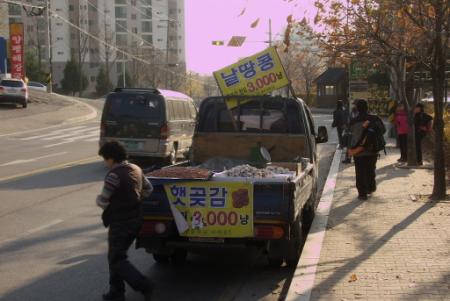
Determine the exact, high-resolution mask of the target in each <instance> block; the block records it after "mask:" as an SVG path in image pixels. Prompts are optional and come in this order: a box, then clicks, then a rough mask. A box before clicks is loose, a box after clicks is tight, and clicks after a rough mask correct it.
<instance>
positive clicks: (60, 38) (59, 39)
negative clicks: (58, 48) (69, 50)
mask: <svg viewBox="0 0 450 301" xmlns="http://www.w3.org/2000/svg"><path fill="white" fill-rule="evenodd" d="M56 40H57V41H62V40H64V38H63V37H57V38H56Z"/></svg>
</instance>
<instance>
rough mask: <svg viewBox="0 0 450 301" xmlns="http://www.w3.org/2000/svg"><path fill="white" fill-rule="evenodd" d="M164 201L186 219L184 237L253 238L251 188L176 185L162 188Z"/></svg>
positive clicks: (223, 184) (221, 184) (240, 185)
mask: <svg viewBox="0 0 450 301" xmlns="http://www.w3.org/2000/svg"><path fill="white" fill-rule="evenodd" d="M164 189H165V191H166V195H167V198H168V200H169V202H170V203H171V205H173V206H175V207H176V208H177V209H178V211H179V212H180V213H181V214H182V215H183V216H184V218H185V219H186V221H187V223H188V226H189V229H188V230H187V231H184V232H182V233H180V235H181V236H186V237H217V238H225V237H252V236H253V184H252V183H241V182H239V183H230V182H176V183H172V184H166V185H164Z"/></svg>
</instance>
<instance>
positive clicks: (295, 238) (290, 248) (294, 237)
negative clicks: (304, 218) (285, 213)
mask: <svg viewBox="0 0 450 301" xmlns="http://www.w3.org/2000/svg"><path fill="white" fill-rule="evenodd" d="M303 243H304V236H303V231H302V223H301V221H300V219H299V218H297V219H296V220H295V222H294V223H293V224H292V225H291V233H290V239H289V241H288V244H287V256H286V264H287V265H288V266H290V267H292V266H296V265H297V262H298V260H299V259H300V254H301V252H302V247H303Z"/></svg>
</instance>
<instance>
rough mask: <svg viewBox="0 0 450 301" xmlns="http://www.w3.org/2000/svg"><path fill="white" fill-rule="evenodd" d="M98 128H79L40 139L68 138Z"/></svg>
mask: <svg viewBox="0 0 450 301" xmlns="http://www.w3.org/2000/svg"><path fill="white" fill-rule="evenodd" d="M98 130H99V129H98V127H92V128H85V129H79V130H75V131H71V132H70V133H67V134H63V135H58V136H49V137H45V138H42V140H45V141H48V140H56V139H61V138H69V137H72V136H76V135H80V134H82V133H85V132H89V131H98Z"/></svg>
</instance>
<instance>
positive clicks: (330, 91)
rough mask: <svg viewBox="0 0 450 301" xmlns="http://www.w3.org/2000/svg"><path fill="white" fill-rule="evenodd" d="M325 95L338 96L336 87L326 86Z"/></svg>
mask: <svg viewBox="0 0 450 301" xmlns="http://www.w3.org/2000/svg"><path fill="white" fill-rule="evenodd" d="M325 95H328V96H332V95H336V86H325Z"/></svg>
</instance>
